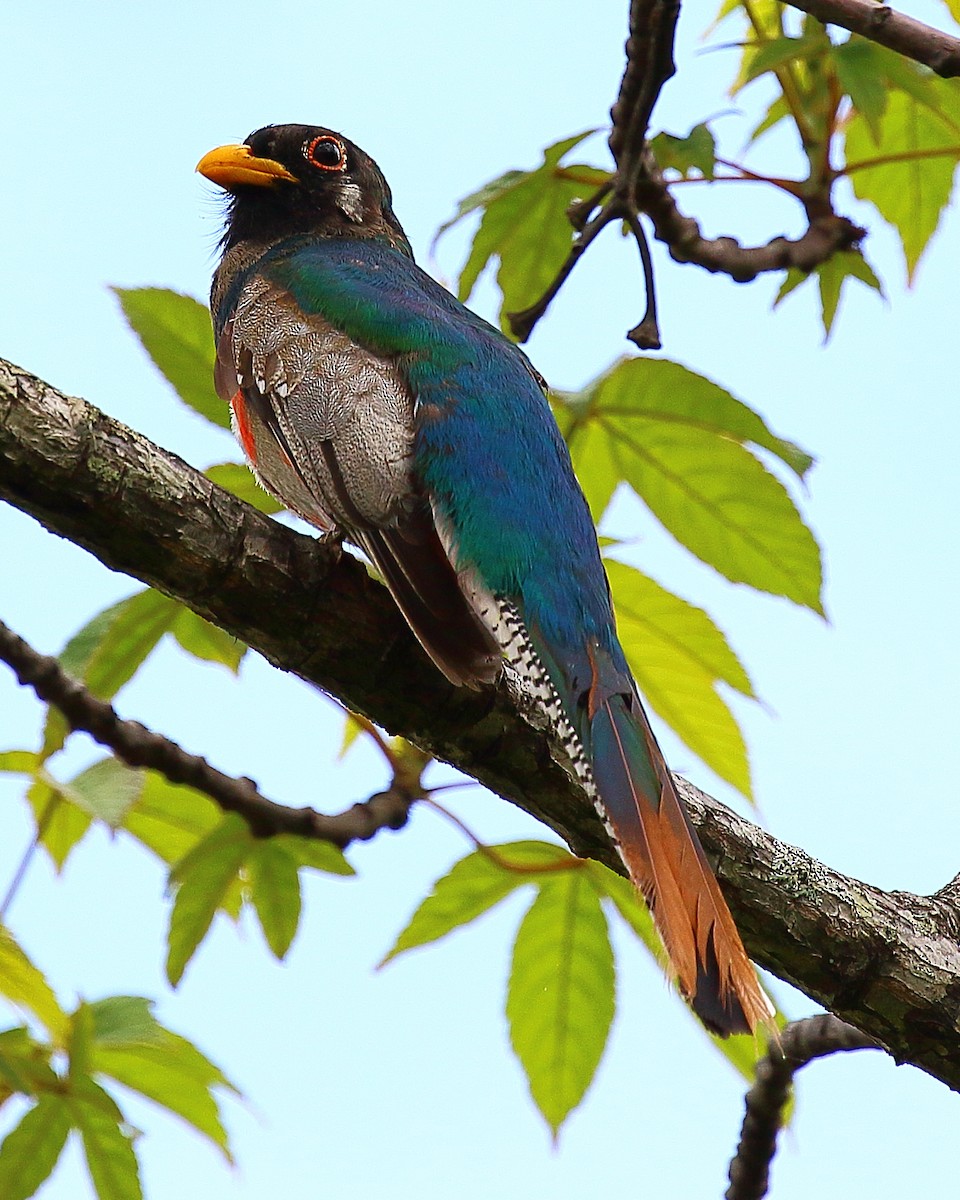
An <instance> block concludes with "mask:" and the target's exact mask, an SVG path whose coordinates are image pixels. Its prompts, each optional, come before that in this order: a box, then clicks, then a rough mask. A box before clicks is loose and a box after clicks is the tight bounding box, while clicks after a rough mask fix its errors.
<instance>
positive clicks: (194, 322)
mask: <svg viewBox="0 0 960 1200" xmlns="http://www.w3.org/2000/svg"><path fill="white" fill-rule="evenodd" d="M113 292H114V294H115V295H116V296H117V298H118V300H119V301H120V306H121V308H122V309H123V315H124V316H125V317H126V319H127V323H128V324H129V326H130V328H131V329H132V330H133V332H134V333H135V334H136V335H137V337H138V338H139V339H140V342H141V344H142V346H143V348H144V350H146V352H147V353H148V354H149V355H150V357H151V359H152V360H153V363H154V365H155V366H156V367H157V369H158V370H159V371H160V373H161V374H162V375H163V376H164V378H165V379H166V380H167V382H168V383H169V384H170V385H171V387H172V388H173V390H174V391H175V392H176V393H177V395H178V396H179V397H180V399H181V400H182V401H183V402H184V404H186V405H187V406H188V407H189V408H192V409H193V411H194V412H196V413H199V414H200V416H201V417H206V419H207V420H208V421H210V422H211V423H212V424H214V425H219V426H220V427H221V428H223V429H229V428H230V413H229V411H228V408H227V405H226V404H224V403H223V401H222V400H221V399H220V398H219V396H218V395H217V393H216V392H215V391H214V388H213V365H214V360H215V354H214V346H213V326H212V325H211V322H210V313H209V311H208V309H207V308H206V306H205V305H203V304H201V303H200V302H199V300H194V298H193V297H192V296H184V295H181V294H180V293H179V292H173V291H170V290H169V289H168V288H116V287H115V288H114V289H113Z"/></svg>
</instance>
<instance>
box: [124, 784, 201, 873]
mask: <svg viewBox="0 0 960 1200" xmlns="http://www.w3.org/2000/svg"><path fill="white" fill-rule="evenodd" d="M221 817H222V814H221V811H220V809H219V808H218V807H217V805H216V804H214V802H213V801H212V800H211V799H210V797H209V796H206V795H204V794H203V792H198V791H196V790H195V789H194V788H190V787H186V786H184V785H181V784H176V783H171V782H170V781H169V780H168V779H166V778H164V776H163V775H160V774H159V773H158V772H156V771H147V772H146V777H145V779H144V783H143V790H142V791H141V793H140V796H139V798H138V800H137V802H136V803H135V804H134V805H133V807H132V808H131V809H130V810H129V812H128V813H127V815H126V817H125V818H124V821H123V828H124V829H126V830H127V832H128V833H130V834H132V836H133V837H135V838H136V839H137V840H138V841H139V842H142V843H143V845H145V846H146V847H147V848H148V849H150V850H152V851H153V853H154V854H156V855H157V857H158V858H160V859H162V860H163V861H164V862H165V863H174V862H177V861H178V860H179V859H181V858H183V857H184V855H185V854H186V853H187V852H188V851H190V850H192V849H193V847H194V846H196V844H197V843H198V842H199V841H200V840H201V839H202V838H204V837H206V836H207V834H208V833H210V831H211V830H212V829H214V828H215V827H216V826H217V825H219V824H220V820H221Z"/></svg>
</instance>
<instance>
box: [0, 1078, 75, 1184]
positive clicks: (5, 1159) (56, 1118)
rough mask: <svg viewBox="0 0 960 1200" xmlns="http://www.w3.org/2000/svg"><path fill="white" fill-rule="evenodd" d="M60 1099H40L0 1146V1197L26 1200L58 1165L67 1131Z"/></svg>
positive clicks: (65, 1110) (67, 1121) (65, 1111)
mask: <svg viewBox="0 0 960 1200" xmlns="http://www.w3.org/2000/svg"><path fill="white" fill-rule="evenodd" d="M70 1124H71V1121H70V1112H69V1109H68V1108H67V1105H66V1103H65V1102H64V1099H63V1097H62V1096H57V1095H45V1096H41V1097H40V1099H39V1100H38V1101H37V1103H36V1104H35V1105H34V1106H33V1108H31V1109H30V1111H29V1112H28V1113H26V1114H25V1115H24V1117H23V1119H22V1120H21V1121H20V1124H19V1125H17V1126H16V1128H14V1129H12V1130H11V1131H10V1133H8V1134H7V1136H6V1137H5V1138H4V1139H3V1145H2V1146H0V1196H2V1197H3V1200H27V1198H28V1197H29V1196H32V1195H33V1194H34V1193H35V1192H36V1191H37V1189H38V1188H39V1187H40V1185H41V1184H42V1183H43V1181H44V1180H45V1179H47V1178H48V1177H49V1176H50V1174H51V1173H52V1171H53V1168H54V1167H55V1166H56V1165H57V1160H58V1159H59V1157H60V1152H61V1151H62V1150H63V1147H64V1145H65V1143H66V1140H67V1134H68V1133H69V1132H70Z"/></svg>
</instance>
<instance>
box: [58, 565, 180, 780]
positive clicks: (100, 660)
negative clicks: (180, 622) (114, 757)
mask: <svg viewBox="0 0 960 1200" xmlns="http://www.w3.org/2000/svg"><path fill="white" fill-rule="evenodd" d="M177 608H178V605H177V603H176V601H175V600H171V599H170V598H169V597H167V596H164V595H162V594H161V593H160V592H157V591H154V590H153V588H145V589H144V590H143V591H141V592H135V593H134V595H132V596H128V597H127V599H126V600H121V601H120V602H119V603H118V604H114V605H111V607H110V608H106V609H104V610H103V612H100V613H97V615H96V616H95V617H93V618H92V619H91V620H90V621H88V622H87V623H86V625H84V626H83V628H82V629H80V630H78V631H77V633H75V634H74V635H73V637H72V638H71V639H70V641H69V642H67V644H66V646H64V648H63V650H62V651H61V653H60V655H59V658H60V665H61V667H63V669H64V670H65V671H66V672H67V674H68V675H73V676H74V678H76V679H79V680H80V681H81V683H83V684H85V685H86V687H87V688H88V689H89V690H90V691H91V692H92V693H93V694H94V695H95V696H97V697H98V698H99V699H100V700H112V699H113V697H114V696H115V695H116V694H117V692H118V691H119V690H120V688H122V687H123V685H124V684H125V683H126V682H127V681H128V680H129V679H131V678H132V677H133V675H134V674H135V673H136V671H137V669H138V668H139V667H140V665H141V664H142V663H143V661H144V659H145V658H146V657H147V655H148V654H149V653H150V652H151V650H153V648H154V647H155V646H156V644H157V642H158V641H159V640H160V638H161V637H163V635H164V634H165V633H166V631H167V630H168V629H169V627H170V622H171V621H172V620H173V617H174V615H175V613H176V611H177ZM66 736H67V724H66V721H65V720H64V718H63V717H62V716H61V715H60V713H59V712H58V711H57V710H56V709H53V708H51V709H49V711H48V715H47V723H46V728H45V730H44V738H43V757H44V758H45V759H46V758H49V757H50V756H51V755H52V754H55V753H56V751H57V750H59V749H60V748H61V746H62V745H63V743H64V741H65V739H66Z"/></svg>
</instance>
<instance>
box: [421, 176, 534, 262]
mask: <svg viewBox="0 0 960 1200" xmlns="http://www.w3.org/2000/svg"><path fill="white" fill-rule="evenodd" d="M528 174H529V172H528V171H516V170H512V171H504V173H503V174H502V175H498V176H497V178H496V179H491V180H490V182H489V183H485V184H484V185H483V187H481V188H478V189H477V190H476V191H475V192H471V193H470V195H469V196H465V197H464V198H463V199H462V200H461V201H460V203H459V204H458V205H457V211H456V212H455V213H454V214H453V216H452V217H451V218H450V220H449V221H444V223H443V224H442V225H441V226H440V228H439V229H438V230H437V232H436V233H435V234H434V235H433V241H432V242H431V243H430V253H431V254H433V252H434V250H435V249H436V247H437V242H439V240H440V239H441V238H442V237H443V235H444V234H445V233H446V232H447V230H448V229H452V228H453V226H454V225H456V224H457V223H458V222H459V221H462V220H463V218H464V217H467V216H469V215H470V213H472V212H476V211H477V209H478V208H486V207H487V205H488V204H492V203H493V201H494V200H497V199H499V197H500V196H502V195H503V194H504V193H505V192H509V191H510V190H511V188H513V187H515V186H516V185H517V184H518V183H522V182H523V180H524V179H526V177H527V175H528Z"/></svg>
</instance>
